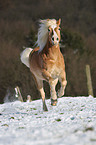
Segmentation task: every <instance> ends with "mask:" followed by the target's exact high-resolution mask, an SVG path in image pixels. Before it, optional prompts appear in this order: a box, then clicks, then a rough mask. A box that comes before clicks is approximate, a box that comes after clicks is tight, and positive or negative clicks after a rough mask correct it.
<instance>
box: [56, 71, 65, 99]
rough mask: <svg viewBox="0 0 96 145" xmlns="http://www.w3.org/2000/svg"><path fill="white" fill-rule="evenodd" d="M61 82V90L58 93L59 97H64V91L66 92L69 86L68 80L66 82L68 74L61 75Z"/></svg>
mask: <svg viewBox="0 0 96 145" xmlns="http://www.w3.org/2000/svg"><path fill="white" fill-rule="evenodd" d="M59 81H60V83H61V88H60V90H59V91H58V97H62V96H63V95H64V90H65V87H66V85H67V80H66V74H65V72H62V73H61V75H60V77H59Z"/></svg>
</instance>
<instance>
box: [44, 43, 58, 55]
mask: <svg viewBox="0 0 96 145" xmlns="http://www.w3.org/2000/svg"><path fill="white" fill-rule="evenodd" d="M59 52H60V48H59V44H58V45H51V44H50V43H47V44H46V45H45V47H44V49H43V53H44V54H46V55H48V56H50V57H51V56H53V55H54V56H57V55H58V54H59Z"/></svg>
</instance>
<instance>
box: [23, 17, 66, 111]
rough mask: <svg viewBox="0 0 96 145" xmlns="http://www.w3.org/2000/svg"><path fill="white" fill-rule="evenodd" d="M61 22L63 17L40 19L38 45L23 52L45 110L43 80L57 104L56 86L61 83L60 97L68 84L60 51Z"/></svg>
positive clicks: (54, 103) (24, 60)
mask: <svg viewBox="0 0 96 145" xmlns="http://www.w3.org/2000/svg"><path fill="white" fill-rule="evenodd" d="M60 23H61V19H59V20H55V19H45V20H40V21H39V29H38V37H37V41H36V44H37V47H36V48H34V49H32V48H26V49H25V50H23V52H22V53H21V62H22V63H24V64H25V65H26V66H27V67H29V68H30V71H31V73H32V76H33V78H34V80H35V83H36V86H37V88H38V90H39V92H40V94H41V97H42V102H43V110H44V111H48V109H47V105H46V102H45V92H44V89H43V80H44V81H47V82H48V83H49V85H50V94H51V105H53V106H56V104H57V95H56V90H55V86H56V84H57V82H58V80H59V82H60V83H61V86H60V90H59V91H58V97H61V96H63V95H64V90H65V87H66V85H67V80H66V72H65V63H64V58H63V55H62V53H61V51H60V47H59V42H60V39H61V38H60Z"/></svg>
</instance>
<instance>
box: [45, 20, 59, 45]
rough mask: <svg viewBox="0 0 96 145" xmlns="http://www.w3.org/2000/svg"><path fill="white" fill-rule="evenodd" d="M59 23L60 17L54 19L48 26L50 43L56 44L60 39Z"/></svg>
mask: <svg viewBox="0 0 96 145" xmlns="http://www.w3.org/2000/svg"><path fill="white" fill-rule="evenodd" d="M60 23H61V19H59V20H58V21H56V24H55V25H51V26H49V27H48V35H49V42H50V43H51V44H52V45H57V44H58V43H59V41H60Z"/></svg>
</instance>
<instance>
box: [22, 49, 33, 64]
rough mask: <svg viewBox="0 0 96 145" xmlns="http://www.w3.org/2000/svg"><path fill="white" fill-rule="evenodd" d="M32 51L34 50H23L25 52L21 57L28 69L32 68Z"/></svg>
mask: <svg viewBox="0 0 96 145" xmlns="http://www.w3.org/2000/svg"><path fill="white" fill-rule="evenodd" d="M32 50H33V49H32V48H26V49H25V50H23V52H22V53H21V55H20V56H21V57H20V59H21V62H22V63H24V64H25V65H26V66H27V67H30V65H29V55H30V53H31V51H32Z"/></svg>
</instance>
